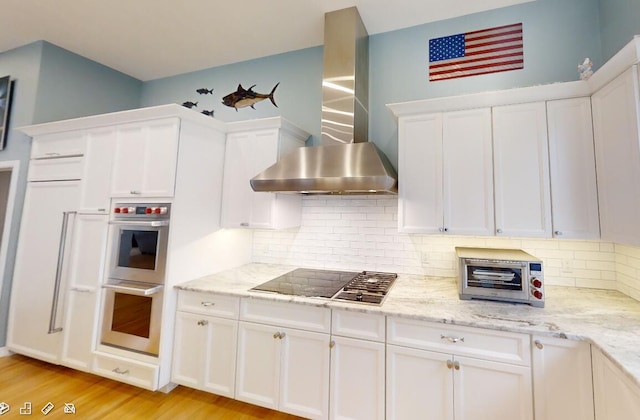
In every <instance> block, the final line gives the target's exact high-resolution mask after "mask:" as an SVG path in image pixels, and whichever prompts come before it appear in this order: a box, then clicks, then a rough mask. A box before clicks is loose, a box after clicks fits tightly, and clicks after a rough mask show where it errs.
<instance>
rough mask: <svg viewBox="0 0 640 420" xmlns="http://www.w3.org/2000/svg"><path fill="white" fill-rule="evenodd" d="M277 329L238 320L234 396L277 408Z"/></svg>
mask: <svg viewBox="0 0 640 420" xmlns="http://www.w3.org/2000/svg"><path fill="white" fill-rule="evenodd" d="M277 332H278V329H277V328H276V327H273V326H269V325H261V324H254V323H250V322H240V324H239V327H238V370H237V373H236V399H238V400H240V401H244V402H248V403H251V404H255V405H260V406H262V407H267V408H271V409H273V410H277V409H278V399H279V383H280V340H279V339H278V337H277V335H276V333H277Z"/></svg>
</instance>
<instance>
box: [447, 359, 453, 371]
mask: <svg viewBox="0 0 640 420" xmlns="http://www.w3.org/2000/svg"><path fill="white" fill-rule="evenodd" d="M452 367H453V362H452V361H451V360H447V368H448V369H451V368H452Z"/></svg>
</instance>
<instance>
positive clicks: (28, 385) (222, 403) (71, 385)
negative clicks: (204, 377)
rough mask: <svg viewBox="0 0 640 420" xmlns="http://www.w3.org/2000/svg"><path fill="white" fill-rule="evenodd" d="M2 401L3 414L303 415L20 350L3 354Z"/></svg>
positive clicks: (234, 419)
mask: <svg viewBox="0 0 640 420" xmlns="http://www.w3.org/2000/svg"><path fill="white" fill-rule="evenodd" d="M0 402H6V403H7V404H9V405H10V406H11V411H10V412H9V413H7V414H4V415H2V416H0V419H1V420H5V419H13V418H15V419H18V418H19V419H22V420H27V419H30V418H31V419H36V418H38V419H45V418H46V419H55V418H60V419H67V420H71V419H74V418H75V419H119V420H125V419H189V420H191V419H215V420H218V419H221V420H227V419H228V420H254V419H269V420H293V419H299V417H294V416H290V415H287V414H284V413H280V412H277V411H272V410H268V409H266V408H262V407H257V406H254V405H251V404H245V403H242V402H239V401H235V400H231V399H229V398H224V397H219V396H216V395H212V394H209V393H206V392H201V391H196V390H193V389H189V388H185V387H182V386H178V387H177V388H176V389H174V390H173V391H171V392H170V393H169V394H164V393H162V392H151V391H147V390H144V389H140V388H137V387H134V386H130V385H126V384H123V383H120V382H116V381H112V380H109V379H105V378H102V377H99V376H95V375H90V374H87V373H83V372H79V371H76V370H73V369H68V368H65V367H62V366H55V365H51V364H49V363H44V362H40V361H38V360H34V359H31V358H28V357H24V356H20V355H11V356H8V357H0ZM25 402H31V403H32V413H33V414H32V415H31V416H26V415H22V416H21V415H20V414H19V409H20V407H23V406H24V403H25ZM48 402H51V403H53V404H54V405H55V408H54V409H53V410H52V411H51V412H50V413H49V414H48V415H47V416H46V417H45V416H44V415H43V414H42V413H41V412H40V410H41V409H42V407H44V406H45V404H47V403H48ZM65 403H72V404H74V405H75V408H76V414H75V415H71V414H64V405H65Z"/></svg>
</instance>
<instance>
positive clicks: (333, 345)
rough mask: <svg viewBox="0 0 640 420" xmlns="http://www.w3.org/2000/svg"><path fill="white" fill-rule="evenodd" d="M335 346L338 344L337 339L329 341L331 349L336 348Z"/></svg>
mask: <svg viewBox="0 0 640 420" xmlns="http://www.w3.org/2000/svg"><path fill="white" fill-rule="evenodd" d="M335 346H336V342H335V341H333V340H331V341H329V348H330V349H332V348H334V347H335Z"/></svg>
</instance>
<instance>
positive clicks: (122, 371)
mask: <svg viewBox="0 0 640 420" xmlns="http://www.w3.org/2000/svg"><path fill="white" fill-rule="evenodd" d="M112 372H113V373H117V374H118V375H128V374H129V369H127V370H120V368H115V369H113V370H112Z"/></svg>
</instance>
